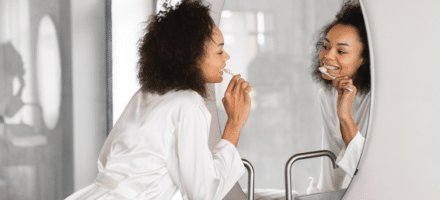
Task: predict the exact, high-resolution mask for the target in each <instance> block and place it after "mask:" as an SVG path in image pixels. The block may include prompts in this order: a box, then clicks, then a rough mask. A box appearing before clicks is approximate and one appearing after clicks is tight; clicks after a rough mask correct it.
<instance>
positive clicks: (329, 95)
mask: <svg viewBox="0 0 440 200" xmlns="http://www.w3.org/2000/svg"><path fill="white" fill-rule="evenodd" d="M316 49H317V51H316V55H315V58H314V71H313V78H314V80H316V81H318V82H320V83H322V88H321V89H320V90H319V93H318V95H319V102H320V106H321V114H322V117H323V122H324V126H323V142H322V145H323V149H327V150H330V151H332V152H333V153H335V155H336V156H337V160H336V162H337V164H338V166H339V168H337V169H333V167H332V164H331V161H330V160H329V159H323V164H322V168H321V176H320V178H319V183H318V188H319V189H320V190H321V192H325V191H331V190H338V189H341V187H342V183H343V180H344V178H345V175H348V176H349V177H350V178H352V177H353V175H354V174H355V171H356V166H357V163H358V161H359V158H360V154H361V152H362V148H363V145H364V140H365V138H364V137H365V133H366V131H367V125H368V118H369V113H370V56H369V49H368V40H367V33H366V29H365V24H364V19H363V16H362V10H361V7H360V5H359V4H353V3H350V2H348V3H345V4H344V5H343V7H342V9H341V10H340V11H339V13H338V14H337V15H336V19H335V20H334V21H333V22H332V23H330V24H329V25H327V26H326V27H324V29H323V31H322V33H321V34H320V40H319V42H318V43H317V45H316ZM319 68H321V70H322V71H323V72H322V71H320V70H319ZM323 69H324V70H323Z"/></svg>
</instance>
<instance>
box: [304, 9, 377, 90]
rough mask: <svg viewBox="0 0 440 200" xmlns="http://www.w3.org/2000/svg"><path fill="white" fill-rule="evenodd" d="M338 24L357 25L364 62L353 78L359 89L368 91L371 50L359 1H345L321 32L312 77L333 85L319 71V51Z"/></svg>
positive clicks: (330, 86) (330, 85) (329, 86)
mask: <svg viewBox="0 0 440 200" xmlns="http://www.w3.org/2000/svg"><path fill="white" fill-rule="evenodd" d="M337 24H342V25H351V26H353V27H355V28H356V29H357V31H358V34H359V37H360V38H361V42H362V44H363V46H364V48H363V50H362V54H361V56H362V58H363V59H364V62H363V63H362V65H361V66H360V67H359V69H358V70H357V72H356V74H355V77H356V78H355V79H354V80H353V85H354V86H356V88H357V90H358V91H359V92H361V93H366V92H369V91H370V88H371V85H370V51H369V48H368V38H367V31H366V28H365V23H364V17H363V15H362V9H361V7H360V5H359V4H358V3H352V2H350V1H348V2H346V3H344V5H343V6H342V8H341V10H340V11H339V12H338V14H337V15H336V19H335V20H334V21H333V22H331V23H330V24H328V25H326V26H324V28H323V29H322V31H321V32H320V33H319V40H318V42H317V43H316V51H315V52H314V55H313V66H312V68H313V72H312V77H313V79H314V80H315V81H317V82H322V83H324V84H325V85H326V86H327V88H328V89H330V88H332V87H333V84H332V81H331V80H325V79H324V78H322V75H321V72H320V71H319V69H318V68H319V67H320V63H319V53H320V50H321V48H322V45H323V42H324V39H325V37H326V36H327V34H328V32H329V31H330V30H331V29H332V28H333V27H334V26H335V25H337Z"/></svg>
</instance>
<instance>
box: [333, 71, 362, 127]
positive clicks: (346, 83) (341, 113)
mask: <svg viewBox="0 0 440 200" xmlns="http://www.w3.org/2000/svg"><path fill="white" fill-rule="evenodd" d="M333 86H334V87H335V89H336V91H338V101H337V109H338V117H339V119H341V120H342V119H351V118H352V116H351V108H352V106H353V101H354V97H355V96H356V92H357V88H356V87H355V86H354V85H353V79H351V78H348V77H347V76H340V77H337V78H335V79H333ZM347 88H350V89H351V91H350V90H349V89H347Z"/></svg>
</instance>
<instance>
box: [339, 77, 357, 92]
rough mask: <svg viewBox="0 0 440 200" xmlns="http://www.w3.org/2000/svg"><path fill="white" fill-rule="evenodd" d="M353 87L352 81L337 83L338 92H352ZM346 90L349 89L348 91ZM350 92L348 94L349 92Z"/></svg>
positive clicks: (344, 80)
mask: <svg viewBox="0 0 440 200" xmlns="http://www.w3.org/2000/svg"><path fill="white" fill-rule="evenodd" d="M353 87H354V85H353V79H341V80H340V81H339V82H338V88H339V89H340V90H347V91H350V90H351V91H353ZM348 88H350V89H348ZM351 91H350V92H351Z"/></svg>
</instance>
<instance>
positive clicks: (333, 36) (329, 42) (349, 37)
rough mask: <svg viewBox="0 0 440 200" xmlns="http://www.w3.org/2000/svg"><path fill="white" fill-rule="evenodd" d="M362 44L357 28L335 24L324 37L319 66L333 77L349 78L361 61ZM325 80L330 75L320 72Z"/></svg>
mask: <svg viewBox="0 0 440 200" xmlns="http://www.w3.org/2000/svg"><path fill="white" fill-rule="evenodd" d="M362 49H363V44H362V42H361V38H360V37H359V34H358V32H357V29H356V28H355V27H353V26H351V25H342V24H337V25H335V26H333V28H332V29H330V31H329V32H328V34H327V36H326V37H325V41H324V45H323V47H322V49H321V52H320V53H319V61H320V65H321V67H325V68H327V72H328V73H329V74H330V75H331V76H334V77H339V76H348V77H349V78H351V79H354V78H355V77H353V76H354V75H355V74H356V71H357V70H358V69H359V67H360V66H361V64H362V62H363V58H362V56H361V54H362ZM322 77H323V78H324V79H326V80H333V79H332V78H331V77H329V76H327V75H325V74H322Z"/></svg>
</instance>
